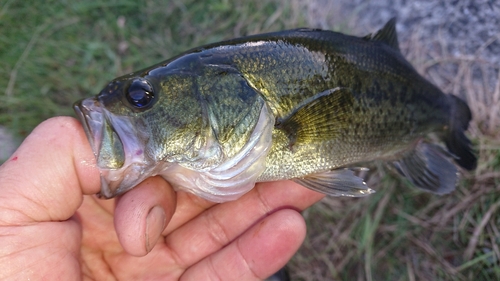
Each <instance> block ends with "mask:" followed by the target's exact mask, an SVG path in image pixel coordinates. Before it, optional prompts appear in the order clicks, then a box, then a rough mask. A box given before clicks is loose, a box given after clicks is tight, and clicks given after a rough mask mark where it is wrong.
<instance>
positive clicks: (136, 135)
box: [73, 98, 167, 199]
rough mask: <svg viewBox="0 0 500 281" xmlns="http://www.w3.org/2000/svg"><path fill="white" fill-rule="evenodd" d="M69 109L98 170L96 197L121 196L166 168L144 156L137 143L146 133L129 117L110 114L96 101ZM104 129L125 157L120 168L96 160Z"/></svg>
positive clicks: (78, 104)
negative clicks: (115, 141)
mask: <svg viewBox="0 0 500 281" xmlns="http://www.w3.org/2000/svg"><path fill="white" fill-rule="evenodd" d="M73 109H74V110H75V113H76V115H77V117H78V119H79V120H80V122H81V124H82V126H83V129H84V131H85V134H86V136H87V139H88V140H89V143H90V146H91V148H92V152H93V153H94V156H95V159H96V167H97V168H98V169H99V173H100V177H101V191H100V192H99V193H98V194H97V196H98V197H100V198H105V199H109V198H113V197H115V196H118V195H120V194H122V193H125V192H126V191H128V190H130V189H132V188H133V187H135V186H136V185H137V184H139V183H140V182H142V181H143V180H144V179H146V178H147V177H149V176H154V175H156V174H158V173H159V172H160V171H161V170H163V169H165V168H166V167H167V164H166V163H164V164H161V165H155V159H151V158H150V157H149V156H147V155H146V154H147V153H146V149H145V147H144V146H142V145H141V143H144V142H147V139H148V137H147V133H146V132H143V131H140V130H136V129H135V128H137V127H141V126H137V124H136V123H133V122H132V120H131V119H129V117H126V116H118V115H114V114H113V113H111V112H109V111H108V110H107V109H106V108H104V107H103V106H102V104H101V103H100V102H99V100H97V99H96V98H88V99H83V100H81V101H78V102H76V103H75V104H74V105H73ZM107 127H111V128H112V130H113V131H114V132H115V133H116V135H117V136H118V138H119V140H120V142H121V145H122V148H123V152H124V154H125V155H124V157H125V159H124V163H123V165H122V166H121V167H113V168H110V167H108V166H106V165H105V163H100V161H99V159H100V151H101V146H102V145H103V143H102V142H103V138H104V130H105V128H107ZM134 127H135V128H134Z"/></svg>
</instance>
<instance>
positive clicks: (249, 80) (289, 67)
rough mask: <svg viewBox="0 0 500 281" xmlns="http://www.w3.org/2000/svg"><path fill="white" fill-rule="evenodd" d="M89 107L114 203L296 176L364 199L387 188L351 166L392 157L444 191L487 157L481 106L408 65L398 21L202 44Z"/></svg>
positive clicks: (210, 193)
mask: <svg viewBox="0 0 500 281" xmlns="http://www.w3.org/2000/svg"><path fill="white" fill-rule="evenodd" d="M75 110H76V112H77V115H78V116H79V117H80V119H81V121H82V123H83V124H84V127H85V131H86V132H87V136H88V138H89V140H90V143H91V146H92V148H93V150H94V153H95V155H96V158H97V163H98V166H99V168H100V170H101V175H102V182H103V186H102V189H101V195H102V196H104V197H113V196H115V195H117V194H120V193H123V192H125V191H126V190H128V189H130V188H132V187H133V186H135V185H136V184H138V183H140V182H141V181H142V180H144V179H145V178H147V177H149V176H153V175H158V174H159V175H162V176H163V177H164V178H166V179H167V180H168V181H169V182H170V183H171V184H173V185H174V187H176V188H177V189H180V190H186V191H189V192H192V193H195V194H197V195H199V196H201V197H203V198H206V199H208V200H212V201H216V202H223V201H228V200H234V199H236V198H238V197H239V196H241V195H242V194H244V193H245V192H247V191H249V190H250V189H251V188H253V186H254V184H255V182H258V181H275V180H282V179H292V180H295V181H296V182H298V183H300V184H302V185H304V186H306V187H308V188H311V189H313V190H317V191H320V192H323V193H326V194H331V195H345V196H363V195H366V194H370V193H372V192H373V190H371V189H370V188H368V187H367V186H366V185H365V183H364V182H363V180H362V179H360V178H358V177H356V176H355V175H354V173H353V172H352V168H351V167H359V165H360V164H359V163H363V162H367V161H372V160H378V159H381V160H385V161H387V162H389V163H392V164H393V165H394V166H395V168H396V170H397V171H399V172H400V173H401V174H402V175H403V176H405V177H407V178H408V179H409V180H410V181H411V182H412V183H413V184H414V185H416V186H417V187H420V188H422V189H424V190H427V191H431V192H434V193H438V194H444V193H448V192H451V191H452V190H453V189H454V188H455V185H456V182H457V179H458V169H457V166H461V167H463V168H465V169H468V170H472V169H474V168H475V166H476V161H477V160H476V156H475V155H474V152H473V150H472V148H471V143H470V141H469V140H468V139H467V137H466V136H465V134H464V131H465V130H466V129H467V127H468V124H469V121H470V119H471V113H470V110H469V108H468V106H467V104H466V103H465V102H464V101H462V100H460V99H459V98H457V97H455V96H452V95H446V94H444V93H443V92H442V91H441V90H439V89H438V88H437V87H436V86H434V85H433V84H431V83H430V82H428V81H427V80H425V79H424V78H423V77H422V76H420V75H419V74H418V73H417V72H416V70H415V69H414V68H413V67H412V66H411V64H410V63H409V62H408V61H406V59H405V58H404V57H403V55H402V54H401V53H400V51H399V47H398V42H397V37H396V33H395V20H394V19H393V20H391V21H389V22H388V23H387V24H386V25H385V26H384V28H382V29H381V30H380V31H379V32H377V33H376V34H374V35H371V34H370V35H367V36H365V37H355V36H349V35H345V34H341V33H337V32H333V31H325V30H318V29H295V30H288V31H281V32H275V33H268V34H262V35H254V36H248V37H243V38H238V39H233V40H228V41H223V42H219V43H215V44H210V45H206V46H202V47H199V48H195V49H192V50H190V51H187V52H185V53H183V54H180V55H178V56H176V57H174V58H172V59H170V60H167V61H165V62H162V63H160V64H157V65H154V66H152V67H149V68H147V69H144V70H141V71H138V72H134V73H131V74H128V75H125V76H122V77H119V78H117V79H115V80H113V81H112V82H111V83H110V84H109V85H108V86H106V87H105V88H104V89H103V90H102V91H101V93H99V94H98V95H97V96H96V97H95V98H90V99H85V100H82V101H80V102H78V103H76V104H75ZM430 134H432V135H435V136H437V137H438V139H439V140H440V141H441V142H442V143H444V144H445V147H444V146H441V145H439V144H436V143H434V142H432V141H430V139H429V138H428V136H429V135H430Z"/></svg>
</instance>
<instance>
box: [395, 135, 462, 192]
mask: <svg viewBox="0 0 500 281" xmlns="http://www.w3.org/2000/svg"><path fill="white" fill-rule="evenodd" d="M452 159H453V156H452V155H451V154H450V153H448V152H447V151H445V150H444V149H443V148H441V147H440V146H438V145H435V144H429V143H425V142H420V143H419V144H418V145H417V147H416V148H415V149H414V150H412V151H409V152H407V153H406V154H405V155H404V157H403V158H402V159H400V160H398V161H394V166H395V167H396V169H397V170H398V172H399V173H400V174H401V175H403V176H404V177H406V178H407V179H408V180H410V182H411V183H413V184H414V185H415V186H416V187H418V188H420V189H423V190H425V191H428V192H432V193H436V194H447V193H450V192H452V191H453V190H455V186H456V185H457V182H458V170H457V167H456V166H455V165H454V164H453V162H452Z"/></svg>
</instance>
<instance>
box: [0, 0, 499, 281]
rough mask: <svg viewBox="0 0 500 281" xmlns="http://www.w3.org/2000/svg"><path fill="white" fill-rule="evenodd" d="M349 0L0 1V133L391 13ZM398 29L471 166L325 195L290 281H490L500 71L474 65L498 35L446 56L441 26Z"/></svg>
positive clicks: (495, 276) (382, 174) (24, 129)
mask: <svg viewBox="0 0 500 281" xmlns="http://www.w3.org/2000/svg"><path fill="white" fill-rule="evenodd" d="M354 2H359V3H360V4H359V5H354V4H352V3H354ZM354 2H350V1H341V0H336V1H325V0H311V1H299V0H290V1H284V0H283V1H280V0H265V1H258V0H252V1H229V0H206V1H195V0H174V1H164V0H145V1H140V2H139V1H127V0H109V1H102V0H100V1H70V0H57V1H56V0H49V1H14V0H3V1H0V89H1V91H0V96H1V97H2V99H1V102H0V129H2V130H4V129H7V130H8V132H10V133H11V134H13V135H14V136H15V139H16V140H17V141H21V140H22V139H23V138H24V137H25V136H26V135H27V134H29V132H30V131H31V130H32V129H33V128H34V127H35V126H36V125H37V124H38V123H40V122H41V121H43V120H44V119H47V118H49V117H52V116H57V115H73V111H72V107H71V105H72V103H73V102H74V101H76V100H78V99H80V98H83V97H89V96H91V95H95V94H96V93H98V92H99V91H100V89H101V88H102V87H103V86H104V85H105V84H106V83H107V82H108V81H109V80H111V79H113V78H115V77H117V76H119V75H122V74H126V73H128V72H131V71H133V70H137V69H141V68H144V67H147V66H149V65H151V64H155V63H158V62H159V61H161V60H165V59H167V58H169V57H171V56H173V55H176V54H178V53H180V52H182V51H185V50H187V49H189V48H192V47H196V46H198V45H201V44H206V43H210V42H215V41H218V40H222V39H228V38H232V37H238V36H243V35H249V34H255V33H261V32H267V31H276V30H281V29H287V28H295V27H303V26H308V27H321V28H328V29H333V30H337V31H342V32H347V33H351V34H356V35H365V34H366V33H368V32H373V31H376V29H378V28H380V27H381V26H382V25H383V23H384V21H386V20H387V19H388V18H390V17H392V16H395V15H397V11H395V12H394V14H391V11H389V12H386V13H384V12H383V11H386V10H387V9H386V10H382V12H377V14H379V15H380V17H379V18H377V19H371V18H367V16H366V15H367V14H370V13H366V14H363V13H361V12H360V11H361V9H362V8H363V9H365V10H364V11H367V10H366V9H369V8H370V7H369V5H368V4H367V3H369V2H370V1H363V0H361V1H354ZM386 2H388V3H389V2H390V1H386ZM396 2H397V3H399V2H401V1H396ZM403 2H405V1H403ZM454 2H456V3H458V4H456V5H460V3H461V2H464V1H454ZM465 2H467V1H465ZM486 2H488V1H486ZM486 2H485V3H486ZM343 3H344V4H345V3H351V4H350V5H351V6H349V5H347V4H346V5H347V6H349V8H348V9H347V10H344V9H339V7H340V5H341V4H342V5H343ZM443 3H447V2H443ZM488 3H489V2H488ZM400 4H401V3H400ZM486 4H487V3H486ZM486 4H484V5H486ZM346 5H344V6H343V7H345V6H346ZM388 5H390V3H389V4H388ZM443 5H444V4H443ZM488 5H490V7H491V9H492V10H493V9H497V12H498V8H495V7H493V6H491V3H490V4H488ZM367 7H368V8H367ZM486 7H487V6H486ZM469 8H470V7H469ZM457 9H458V8H457ZM460 9H461V8H460ZM368 11H369V10H368ZM372 11H377V10H376V9H375V10H374V9H372ZM412 12H413V11H412V10H411V8H408V13H409V14H411V13H412ZM401 13H403V12H401ZM428 13H432V11H428ZM399 16H400V18H401V17H402V16H401V14H400V15H399ZM402 20H404V18H403V19H402ZM406 23H408V22H406ZM408 24H409V23H408ZM413 24H414V25H415V23H413ZM418 24H419V23H416V25H418ZM401 27H403V28H401ZM399 29H404V31H405V32H399V35H400V38H402V40H401V49H402V52H403V53H404V54H405V56H406V57H407V58H408V59H409V60H410V61H411V62H412V63H413V64H414V65H415V67H416V68H417V70H418V71H419V72H420V73H422V74H423V75H424V76H426V77H427V78H428V79H430V80H431V81H432V82H434V83H436V84H437V85H438V86H439V87H441V88H442V89H443V90H444V91H446V92H449V93H453V94H457V95H459V96H461V97H462V98H464V99H466V100H467V101H468V103H469V105H470V106H471V109H472V111H473V114H474V116H475V120H474V121H473V123H472V124H471V129H470V135H471V137H472V138H473V140H474V143H475V144H476V145H477V147H478V151H479V153H480V160H479V161H480V162H479V163H480V164H479V167H478V169H477V170H476V171H475V172H474V173H471V174H465V175H464V176H463V181H462V182H461V183H460V186H459V187H458V189H457V191H456V192H454V193H452V194H450V195H447V196H442V197H438V196H434V195H429V194H424V193H421V192H419V191H416V190H415V189H412V188H411V187H408V186H407V184H405V183H404V182H402V181H400V180H399V178H395V177H393V176H392V174H391V173H390V172H388V171H386V170H385V168H384V167H383V166H382V165H379V164H375V165H374V166H373V167H371V168H372V169H371V173H369V174H367V175H365V177H366V178H367V181H368V184H370V186H372V187H373V188H375V189H376V190H378V192H377V193H376V194H374V195H373V196H369V197H366V198H326V199H325V200H323V201H322V202H320V203H318V204H316V205H315V206H313V207H312V208H310V209H309V210H307V211H305V212H304V217H305V218H306V220H307V223H308V231H309V232H308V237H307V238H306V241H305V242H304V245H303V247H302V248H301V249H300V251H299V252H298V253H297V255H296V256H295V257H294V258H293V260H292V261H291V262H290V263H289V265H288V268H289V270H290V272H291V275H292V280H473V279H474V280H500V264H499V260H500V250H499V247H500V246H499V244H500V215H499V208H500V188H499V184H498V183H499V180H500V137H499V131H500V130H499V125H500V124H499V123H500V121H499V120H500V118H498V115H499V110H498V108H499V107H500V82H499V79H498V73H499V72H498V68H499V66H498V64H493V63H492V61H491V60H489V58H487V57H486V58H485V57H482V51H484V50H486V49H488V48H489V47H490V45H491V46H493V44H494V43H495V42H496V43H498V38H500V35H498V34H497V35H495V36H497V37H490V38H486V39H485V40H484V42H480V46H481V47H480V48H478V49H477V50H474V52H473V53H472V54H470V52H468V51H467V50H466V51H463V52H461V51H460V50H461V49H460V48H458V49H459V51H454V52H450V50H451V49H450V48H448V46H449V45H447V44H449V41H448V39H447V38H445V40H443V37H442V36H441V35H440V33H438V32H436V33H435V34H433V36H430V35H429V33H426V32H422V30H421V29H418V28H417V29H411V28H408V25H403V24H401V23H400V25H399V28H398V31H399ZM497 32H498V29H497ZM401 35H402V36H401ZM438 35H439V36H438ZM496 43H495V44H496ZM459 46H461V45H459ZM481 48H483V49H481ZM490 70H491V71H490ZM492 73H493V74H492ZM491 77H493V78H491ZM478 81H479V82H478ZM2 130H0V134H2ZM1 140H5V138H3V139H2V137H1V136H0V141H1ZM0 149H1V144H0ZM0 161H1V159H0Z"/></svg>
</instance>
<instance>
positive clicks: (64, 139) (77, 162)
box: [0, 117, 100, 224]
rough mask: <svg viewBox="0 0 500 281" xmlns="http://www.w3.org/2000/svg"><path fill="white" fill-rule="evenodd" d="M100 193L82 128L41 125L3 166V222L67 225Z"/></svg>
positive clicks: (69, 122)
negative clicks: (87, 198)
mask: <svg viewBox="0 0 500 281" xmlns="http://www.w3.org/2000/svg"><path fill="white" fill-rule="evenodd" d="M99 188H100V176H99V171H98V169H97V167H96V165H95V158H94V155H93V153H92V150H91V148H90V145H89V144H88V141H87V138H86V137H85V133H84V131H83V129H82V127H81V125H80V123H79V122H78V121H77V120H76V119H74V118H70V117H55V118H52V119H49V120H47V121H45V122H43V123H41V124H40V125H38V126H37V127H36V128H35V129H34V130H33V132H32V133H31V134H30V135H29V136H28V137H27V138H26V139H25V140H24V142H23V143H22V144H21V146H20V147H19V148H18V149H17V151H16V152H14V154H13V155H12V156H11V157H10V158H9V159H8V160H7V161H6V162H5V163H4V164H3V165H2V166H0V221H1V222H2V223H5V224H22V223H27V222H35V221H54V220H66V219H68V218H70V217H71V216H72V215H73V214H74V213H75V211H76V209H77V208H78V207H79V206H80V204H81V202H82V196H83V194H94V193H97V192H98V191H99Z"/></svg>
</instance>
